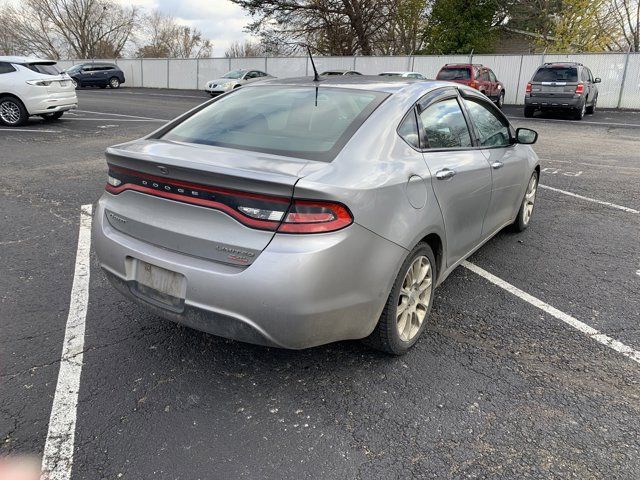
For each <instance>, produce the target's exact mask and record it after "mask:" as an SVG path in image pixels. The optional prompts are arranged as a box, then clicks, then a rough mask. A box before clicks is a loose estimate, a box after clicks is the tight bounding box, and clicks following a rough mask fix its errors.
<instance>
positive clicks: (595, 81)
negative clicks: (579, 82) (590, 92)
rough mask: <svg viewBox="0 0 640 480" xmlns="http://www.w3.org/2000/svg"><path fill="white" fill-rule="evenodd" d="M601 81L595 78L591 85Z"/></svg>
mask: <svg viewBox="0 0 640 480" xmlns="http://www.w3.org/2000/svg"><path fill="white" fill-rule="evenodd" d="M601 81H602V80H600V77H596V78H595V79H594V80H593V83H600V82H601Z"/></svg>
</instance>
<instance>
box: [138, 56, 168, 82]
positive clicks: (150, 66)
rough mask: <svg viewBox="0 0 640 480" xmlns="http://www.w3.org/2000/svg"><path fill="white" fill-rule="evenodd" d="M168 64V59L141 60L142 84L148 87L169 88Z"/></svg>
mask: <svg viewBox="0 0 640 480" xmlns="http://www.w3.org/2000/svg"><path fill="white" fill-rule="evenodd" d="M168 66H169V61H168V60H165V59H152V58H145V59H144V60H143V62H142V76H143V78H144V86H145V87H150V88H169V75H168V74H169V68H168Z"/></svg>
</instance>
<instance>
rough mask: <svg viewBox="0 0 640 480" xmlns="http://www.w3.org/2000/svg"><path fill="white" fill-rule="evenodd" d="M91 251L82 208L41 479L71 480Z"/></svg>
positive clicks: (87, 208)
mask: <svg viewBox="0 0 640 480" xmlns="http://www.w3.org/2000/svg"><path fill="white" fill-rule="evenodd" d="M90 249H91V205H83V206H82V207H81V209H80V231H79V234H78V250H77V253H76V266H75V271H74V275H73V286H72V287H71V301H70V304H69V315H68V316H67V326H66V330H65V333H64V343H63V345H62V356H61V358H60V372H59V373H58V383H57V385H56V392H55V396H54V397H53V406H52V407H51V417H50V418H49V431H48V432H47V440H46V443H45V445H44V453H43V456H42V478H46V479H47V480H69V479H70V478H71V469H72V467H73V448H74V442H75V433H76V415H77V408H78V392H79V390H80V374H81V373H82V356H83V351H84V330H85V320H86V317H87V305H88V301H89V273H90V261H89V252H90Z"/></svg>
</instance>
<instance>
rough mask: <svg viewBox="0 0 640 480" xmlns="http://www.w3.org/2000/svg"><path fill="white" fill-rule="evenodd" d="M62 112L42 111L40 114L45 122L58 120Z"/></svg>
mask: <svg viewBox="0 0 640 480" xmlns="http://www.w3.org/2000/svg"><path fill="white" fill-rule="evenodd" d="M63 114H64V112H53V113H43V114H42V115H40V116H41V117H42V119H43V120H44V121H45V122H53V121H54V120H58V119H59V118H60V117H62V115H63Z"/></svg>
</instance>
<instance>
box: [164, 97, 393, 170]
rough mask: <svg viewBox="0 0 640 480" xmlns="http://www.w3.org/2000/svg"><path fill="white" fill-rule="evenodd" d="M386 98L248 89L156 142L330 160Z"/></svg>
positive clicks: (221, 99)
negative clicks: (213, 146) (169, 141)
mask: <svg viewBox="0 0 640 480" xmlns="http://www.w3.org/2000/svg"><path fill="white" fill-rule="evenodd" d="M387 96H388V95H387V94H385V93H381V92H373V91H366V90H351V89H345V88H331V87H324V88H323V87H319V88H317V89H316V88H315V87H282V86H278V87H272V86H259V87H247V88H242V89H239V90H236V91H234V92H233V93H231V94H229V95H226V96H224V97H221V98H220V99H219V100H218V101H215V102H213V103H211V104H210V105H208V106H207V107H205V108H203V109H202V110H200V111H198V112H197V113H195V114H194V115H192V116H190V117H188V118H186V119H185V120H184V121H182V122H181V123H179V124H178V125H176V126H175V127H173V128H172V129H171V130H169V131H167V132H166V133H165V134H164V135H162V136H161V137H160V138H163V139H164V140H171V141H177V142H188V143H197V144H205V145H216V146H221V147H228V148H236V149H239V150H250V151H258V152H265V153H274V154H277V155H285V156H293V157H299V158H308V159H312V160H321V161H331V160H333V157H335V155H336V154H337V153H338V151H340V149H341V148H342V146H344V144H345V143H346V142H347V140H348V139H349V138H350V137H351V136H352V135H353V134H354V133H355V131H356V130H357V129H358V128H359V127H360V125H361V124H362V122H364V120H365V119H366V118H367V117H368V116H369V115H370V114H371V113H372V112H373V110H374V109H375V108H376V107H377V106H378V105H379V104H380V103H381V102H382V101H383V100H384V99H385V98H386V97H387Z"/></svg>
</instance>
